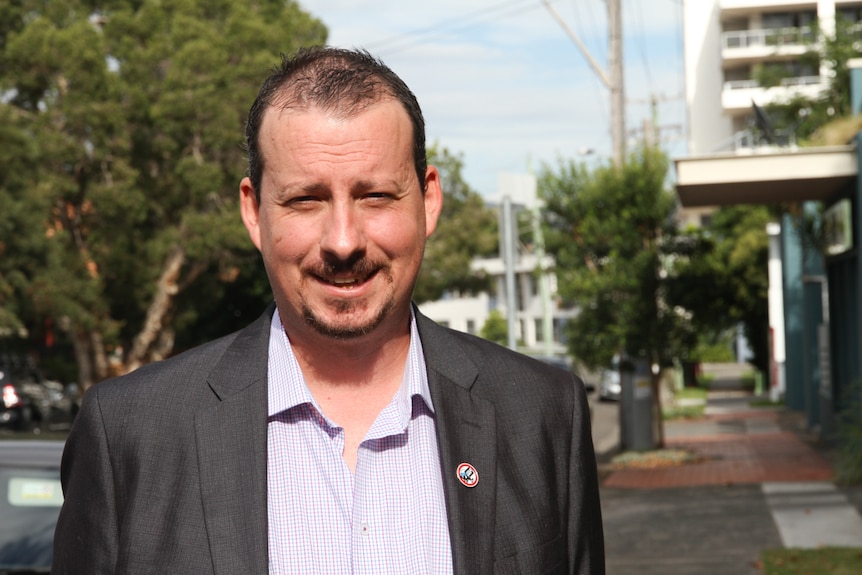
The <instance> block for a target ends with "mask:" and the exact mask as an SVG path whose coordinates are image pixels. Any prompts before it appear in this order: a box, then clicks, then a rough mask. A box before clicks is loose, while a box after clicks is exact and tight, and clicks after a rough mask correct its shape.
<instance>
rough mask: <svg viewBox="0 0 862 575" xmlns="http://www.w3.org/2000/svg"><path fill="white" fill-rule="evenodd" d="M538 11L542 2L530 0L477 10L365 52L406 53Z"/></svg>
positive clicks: (381, 42)
mask: <svg viewBox="0 0 862 575" xmlns="http://www.w3.org/2000/svg"><path fill="white" fill-rule="evenodd" d="M538 8H541V3H540V2H539V1H538V0H528V1H527V2H526V3H525V2H524V0H509V1H507V2H501V3H500V4H496V5H494V6H491V7H489V8H482V9H477V10H473V11H472V12H468V13H467V14H464V15H462V16H458V17H457V18H453V19H450V20H446V21H443V22H439V23H437V24H433V25H431V26H426V27H424V28H417V29H414V30H410V31H408V32H405V33H404V34H398V35H395V36H390V37H389V38H384V39H382V40H378V41H376V42H369V43H368V44H366V45H365V48H367V49H368V50H370V51H373V52H378V53H382V52H386V51H391V50H395V49H403V48H407V47H410V46H412V45H415V44H420V43H422V42H427V41H430V40H435V39H438V38H443V37H446V36H450V35H452V34H457V33H459V32H462V31H463V30H465V29H467V28H470V27H471V26H475V25H477V24H487V23H490V22H496V21H499V20H503V19H505V18H510V17H512V16H515V15H517V14H522V13H524V12H529V11H531V10H535V9H538Z"/></svg>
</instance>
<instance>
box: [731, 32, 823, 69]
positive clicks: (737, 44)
mask: <svg viewBox="0 0 862 575" xmlns="http://www.w3.org/2000/svg"><path fill="white" fill-rule="evenodd" d="M816 40H817V37H816V35H815V33H814V31H813V30H812V29H811V28H810V27H809V26H804V27H802V28H772V29H764V30H734V31H730V32H724V33H722V35H721V58H722V60H723V61H724V62H728V63H733V64H739V63H741V62H757V61H760V60H763V59H766V58H769V59H771V60H774V59H775V58H776V57H782V56H785V57H798V56H800V55H802V54H805V53H806V52H808V51H810V50H813V49H816V44H815V41H816Z"/></svg>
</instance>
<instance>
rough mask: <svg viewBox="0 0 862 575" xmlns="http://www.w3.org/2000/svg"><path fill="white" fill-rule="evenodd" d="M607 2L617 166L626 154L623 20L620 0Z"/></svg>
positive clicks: (612, 136) (612, 130) (613, 133)
mask: <svg viewBox="0 0 862 575" xmlns="http://www.w3.org/2000/svg"><path fill="white" fill-rule="evenodd" d="M605 1H606V2H607V4H608V64H609V66H610V80H611V83H610V86H608V87H609V88H610V90H611V142H612V145H613V147H614V155H613V158H614V165H615V166H617V167H619V166H621V165H622V164H623V161H625V156H626V99H625V90H624V89H623V88H624V87H623V21H622V9H621V7H620V5H621V2H622V0H605Z"/></svg>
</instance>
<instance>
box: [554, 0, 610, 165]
mask: <svg viewBox="0 0 862 575" xmlns="http://www.w3.org/2000/svg"><path fill="white" fill-rule="evenodd" d="M605 2H606V3H607V5H608V64H609V66H608V68H609V71H607V72H606V71H605V70H604V69H602V67H601V66H599V64H598V63H597V62H596V60H595V58H593V56H592V54H590V52H589V50H587V47H586V46H585V45H584V43H583V42H581V39H580V38H578V36H577V34H575V33H574V32H573V31H572V29H571V28H569V26H568V25H567V24H566V22H565V21H564V20H563V19H562V17H561V16H560V15H559V13H558V12H557V11H556V10H555V9H554V7H553V6H551V4H550V2H549V1H548V0H542V3H543V4H544V5H545V8H547V9H548V11H549V12H550V13H551V16H553V17H554V19H555V20H556V21H557V22H559V24H560V26H562V27H563V30H565V31H566V34H568V35H569V38H571V39H572V41H574V43H575V45H576V46H577V47H578V49H579V50H580V51H581V53H582V54H583V55H584V57H585V58H586V59H587V62H588V63H589V64H590V67H592V69H593V71H594V72H595V73H596V75H598V77H599V79H600V80H601V81H602V83H603V84H604V85H605V86H607V88H608V89H609V90H610V92H611V146H612V148H613V160H614V165H615V166H621V165H622V163H623V161H624V160H625V156H626V108H625V101H626V100H625V89H624V85H623V21H622V8H621V0H605Z"/></svg>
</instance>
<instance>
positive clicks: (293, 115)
mask: <svg viewBox="0 0 862 575" xmlns="http://www.w3.org/2000/svg"><path fill="white" fill-rule="evenodd" d="M412 135H413V127H412V123H411V122H410V118H409V116H408V114H407V111H406V110H405V109H404V107H403V106H402V105H401V103H400V102H398V101H397V100H392V99H386V100H381V101H377V102H373V103H371V104H369V105H366V106H363V107H362V108H359V109H351V110H345V109H343V108H337V109H330V108H322V107H320V106H313V105H312V106H300V107H297V106H291V107H288V108H285V107H281V106H277V105H275V106H270V107H269V108H267V109H266V111H265V113H264V115H263V118H262V122H261V130H260V148H261V151H262V153H263V155H264V156H265V158H266V159H268V160H277V158H276V157H274V156H273V154H275V156H279V155H281V154H283V153H291V154H297V153H299V154H304V153H307V152H313V151H318V152H320V151H323V152H325V151H329V152H332V153H338V152H339V150H343V149H349V148H350V147H351V146H352V147H358V148H360V149H363V148H364V149H366V150H367V151H368V152H371V153H382V152H383V151H384V150H386V151H388V153H390V154H391V153H396V154H399V155H400V154H402V153H403V154H406V156H407V157H406V159H408V160H410V161H411V162H412V155H413V154H412Z"/></svg>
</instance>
